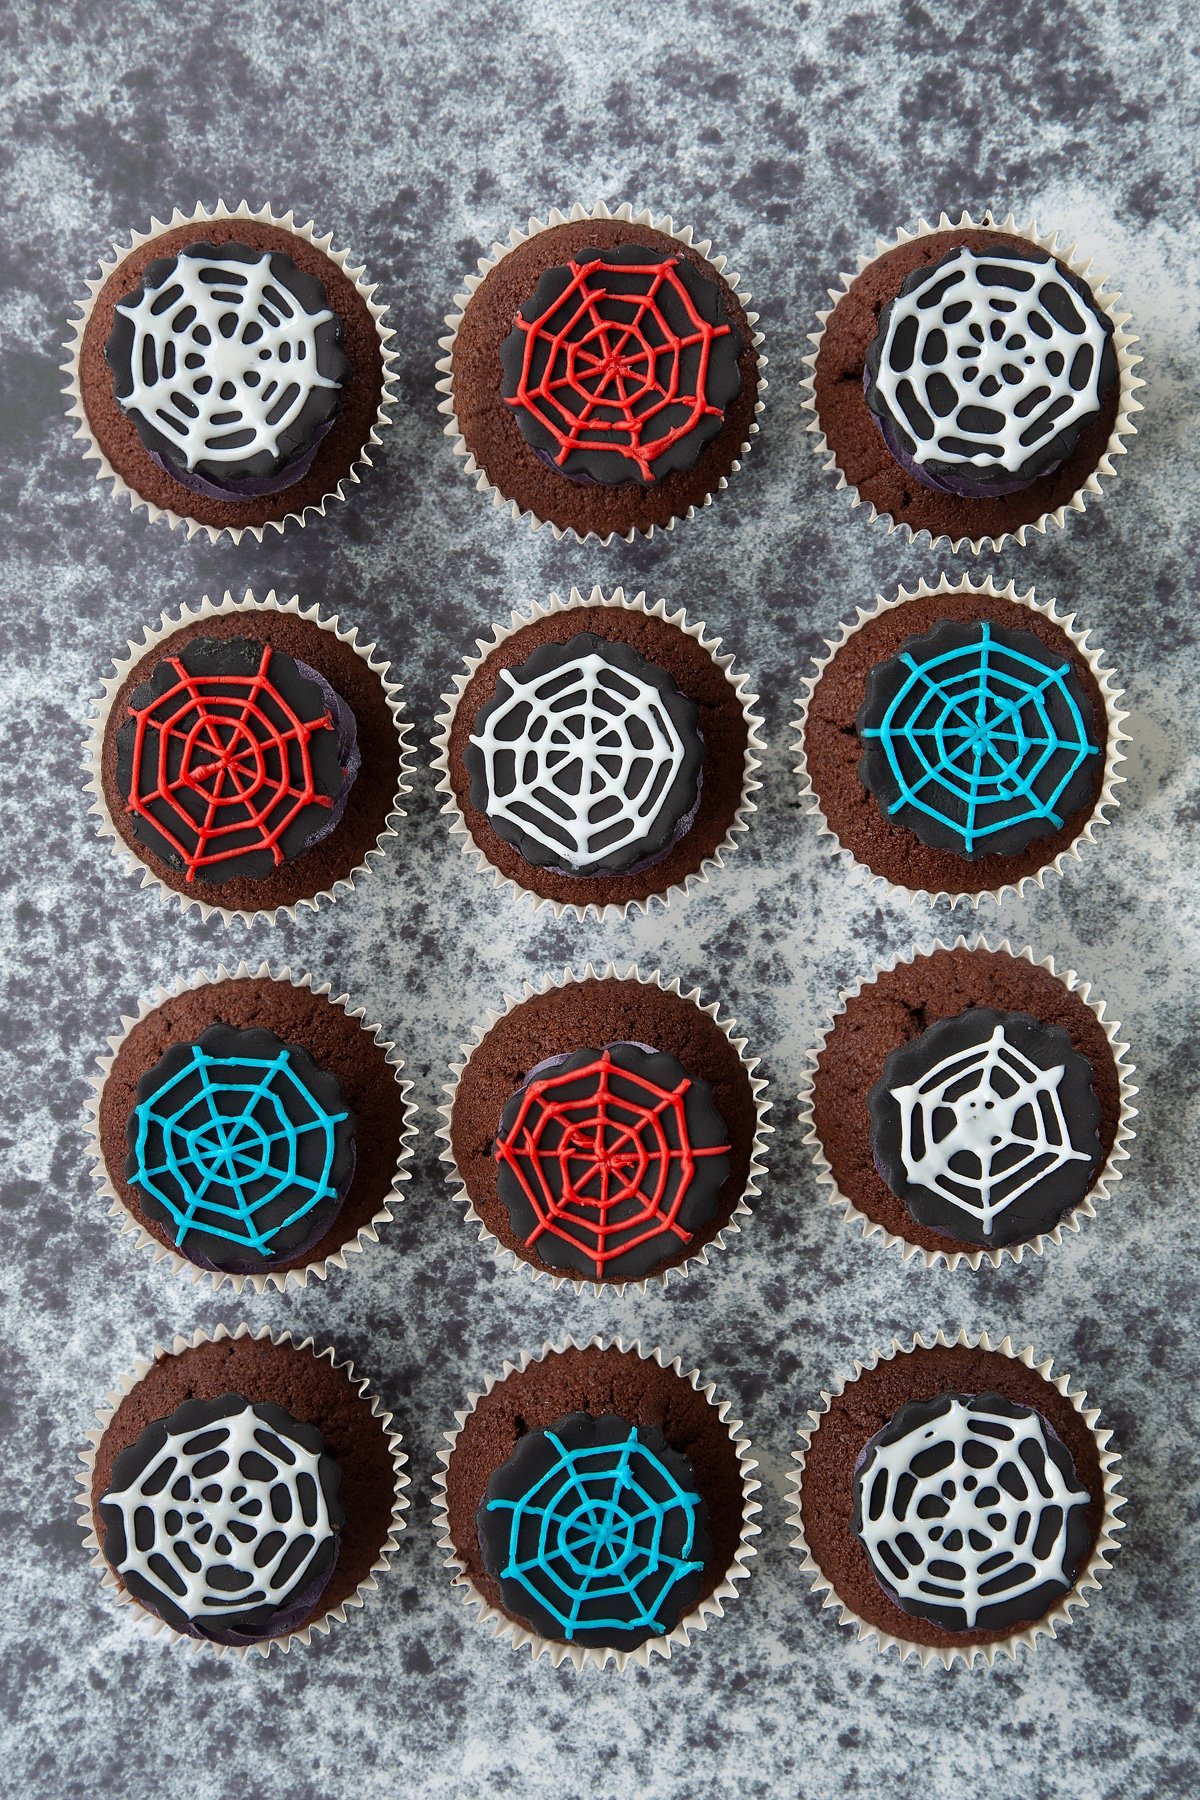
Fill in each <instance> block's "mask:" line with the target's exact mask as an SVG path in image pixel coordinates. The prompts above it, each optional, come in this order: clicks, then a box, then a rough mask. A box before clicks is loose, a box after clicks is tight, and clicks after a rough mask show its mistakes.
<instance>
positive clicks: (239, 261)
mask: <svg viewBox="0 0 1200 1800" xmlns="http://www.w3.org/2000/svg"><path fill="white" fill-rule="evenodd" d="M374 293H375V289H374V287H373V286H371V285H370V284H369V283H368V282H367V281H366V279H365V272H364V270H362V269H361V268H352V267H351V266H350V257H349V254H348V252H346V251H344V250H334V249H333V240H332V238H331V237H319V236H318V235H317V234H316V232H315V231H314V229H313V227H312V225H311V223H310V224H308V225H297V224H296V222H295V220H294V218H293V215H292V214H291V213H287V214H286V215H284V216H283V217H281V218H277V217H276V216H275V214H274V213H272V211H271V209H270V207H265V206H264V207H263V208H262V209H261V211H259V212H252V211H251V210H250V208H249V207H248V206H247V205H246V204H245V203H244V202H243V203H242V205H240V206H239V207H238V208H237V209H236V211H234V212H230V211H228V209H227V208H225V207H224V206H223V205H221V204H220V203H218V205H217V206H216V208H215V209H214V210H213V211H211V212H210V211H208V210H207V209H206V208H204V207H199V208H197V210H196V211H195V212H194V213H192V214H190V215H186V214H184V213H181V212H180V211H178V209H176V211H175V212H174V213H173V214H172V216H171V221H170V224H169V225H166V226H163V225H160V224H159V223H158V221H157V220H152V221H151V229H150V232H149V233H148V234H143V233H141V232H135V233H134V234H133V237H132V241H131V243H130V245H129V246H128V247H127V248H122V247H121V246H119V245H118V246H114V249H113V252H112V256H111V258H110V259H108V260H107V261H105V262H103V263H102V264H101V271H100V276H99V278H98V279H97V280H94V281H89V283H88V299H87V300H86V301H85V302H84V303H83V306H82V316H81V317H80V318H79V319H77V320H76V321H74V322H73V325H72V335H71V339H70V342H69V343H68V345H67V346H66V348H67V350H68V352H69V358H70V360H69V361H68V362H67V363H65V364H64V365H63V372H64V373H65V374H66V375H67V376H68V377H69V381H68V385H67V387H66V389H65V390H64V391H65V392H66V393H67V395H68V396H69V398H70V400H71V405H70V408H69V410H68V416H69V417H70V418H72V419H76V420H78V421H79V428H78V430H77V431H76V434H75V435H76V437H78V438H82V439H83V440H84V442H85V444H86V445H87V449H86V452H85V454H86V456H87V457H88V458H89V459H94V460H95V461H96V462H97V463H98V464H99V468H98V470H97V476H98V478H99V479H100V480H111V481H112V482H113V483H114V487H115V491H116V492H117V493H118V494H122V493H124V494H128V496H129V501H130V505H131V506H132V507H134V508H137V507H138V506H144V507H146V509H147V510H148V511H149V513H150V515H151V517H152V518H160V517H165V518H166V519H167V520H168V521H169V523H170V524H171V525H183V526H184V528H185V529H186V531H187V534H188V536H189V537H190V536H192V534H193V533H194V532H197V531H207V533H208V535H209V538H210V539H211V540H212V542H214V543H215V542H216V541H217V539H218V538H219V537H220V536H221V535H222V533H223V532H228V533H229V535H230V537H232V539H233V540H234V542H235V543H236V542H237V541H238V540H239V539H240V538H241V537H242V535H243V534H244V533H245V532H250V533H251V534H252V535H253V536H254V537H256V538H258V539H260V540H261V539H262V537H263V535H264V533H265V531H266V529H267V527H268V526H270V525H273V526H274V527H275V528H276V529H277V530H279V531H282V530H283V528H284V526H285V525H286V524H288V523H289V522H290V521H292V520H296V521H297V522H299V523H301V524H303V523H304V522H305V521H306V520H307V518H308V516H309V514H310V513H324V511H325V508H326V506H327V505H328V504H329V502H330V501H331V500H340V499H343V498H344V497H345V489H346V488H347V487H348V486H350V485H352V484H355V483H357V481H358V479H359V475H358V471H359V469H360V468H361V467H364V466H367V467H369V466H370V462H371V456H370V451H371V450H372V449H373V448H374V447H375V446H376V445H377V444H378V443H379V435H378V433H379V428H380V427H381V426H383V425H386V424H388V423H389V419H388V410H387V409H388V407H389V406H390V405H391V403H392V400H393V395H392V393H391V388H392V385H393V384H394V382H395V380H396V377H395V375H394V374H393V372H392V369H391V364H392V363H393V362H394V361H395V352H394V351H393V350H391V349H389V348H388V340H389V339H390V338H391V337H392V335H393V334H392V332H391V330H390V329H389V328H388V327H386V326H385V325H384V324H383V318H384V313H385V308H384V307H382V306H380V305H379V304H378V303H377V302H376V301H375V299H374V297H373V296H374Z"/></svg>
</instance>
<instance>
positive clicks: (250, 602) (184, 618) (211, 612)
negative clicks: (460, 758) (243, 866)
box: [83, 588, 415, 925]
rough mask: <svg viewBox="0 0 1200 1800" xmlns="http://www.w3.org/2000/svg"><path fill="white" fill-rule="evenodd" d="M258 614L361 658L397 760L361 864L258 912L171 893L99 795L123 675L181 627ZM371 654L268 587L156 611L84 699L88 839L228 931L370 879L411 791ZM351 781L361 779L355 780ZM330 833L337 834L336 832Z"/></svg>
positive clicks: (314, 905)
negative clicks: (374, 682)
mask: <svg viewBox="0 0 1200 1800" xmlns="http://www.w3.org/2000/svg"><path fill="white" fill-rule="evenodd" d="M265 612H277V613H293V614H295V616H296V617H297V618H298V619H304V620H305V621H306V622H307V623H308V624H310V625H316V626H318V627H319V628H320V630H322V631H327V632H329V633H330V635H331V636H333V637H335V638H337V640H338V641H339V643H343V644H348V645H349V646H350V648H351V649H352V650H353V651H354V653H355V655H356V656H359V657H361V658H362V660H363V662H365V663H366V665H367V667H368V668H369V669H370V670H371V673H372V674H373V675H375V676H376V677H377V678H378V681H379V685H380V687H381V688H382V689H383V693H384V699H385V700H386V702H387V707H388V711H389V712H390V713H391V715H392V722H393V724H394V725H395V728H396V737H397V740H398V743H399V758H398V763H397V776H396V791H395V794H394V795H393V797H392V804H391V806H390V807H389V808H388V813H387V818H386V819H385V821H384V826H383V829H382V831H380V832H379V833H378V834H377V836H376V839H375V843H374V846H373V847H372V848H371V849H370V850H368V851H367V853H366V855H365V856H364V857H363V860H362V861H361V862H360V863H358V864H356V865H355V867H354V868H353V869H351V871H350V873H349V874H348V875H340V876H339V877H338V879H337V880H336V881H335V882H334V883H333V885H332V886H331V887H326V888H320V889H319V890H318V891H317V892H316V893H315V894H303V895H301V897H300V899H299V900H297V901H295V902H294V903H293V904H292V905H291V906H274V907H265V908H259V909H257V910H256V911H253V912H252V911H249V910H248V909H247V908H245V907H240V908H239V907H229V906H220V905H218V904H217V903H216V902H215V901H212V900H204V899H202V898H201V897H200V895H199V894H198V893H186V892H183V891H182V890H181V889H179V888H174V887H171V886H170V885H169V884H168V883H167V882H165V881H163V880H162V878H161V877H160V876H158V875H156V874H155V873H154V871H153V870H152V869H151V868H150V867H149V866H148V865H147V864H146V863H145V862H143V860H142V858H141V857H140V856H139V855H138V854H137V852H136V851H135V850H133V849H132V848H131V846H130V845H129V844H128V843H126V841H125V839H124V838H123V837H122V836H121V834H120V832H119V831H118V830H117V828H116V825H115V824H114V822H113V817H112V813H111V812H110V811H109V806H108V799H107V796H106V795H105V792H104V781H103V777H102V773H101V765H102V762H103V757H104V733H105V729H106V727H107V724H108V716H109V713H110V712H111V711H112V705H113V701H114V700H115V699H116V697H117V694H118V692H119V691H120V688H121V684H122V682H123V681H124V680H125V678H126V676H127V675H128V674H129V672H130V670H131V669H132V668H133V667H134V665H135V664H136V663H139V662H140V661H141V660H142V658H143V657H144V656H145V655H146V654H147V652H149V651H151V650H154V649H157V648H158V646H159V645H161V644H163V643H165V642H166V641H167V639H168V638H171V637H173V636H174V635H175V633H176V632H177V631H180V630H181V629H182V628H183V627H184V626H185V625H195V624H197V623H199V622H201V621H202V620H204V619H213V618H217V617H219V616H220V617H224V616H226V615H228V614H231V613H265ZM376 648H377V647H376V645H374V644H360V643H359V641H358V627H357V625H351V626H349V627H347V626H344V625H343V624H342V623H341V620H340V618H339V616H338V614H337V613H334V615H333V617H332V618H328V619H326V618H322V616H321V609H320V607H319V606H318V605H316V604H315V603H314V604H313V605H311V606H302V605H301V603H300V596H299V595H298V594H293V595H292V596H291V598H290V599H288V600H281V599H280V598H279V596H278V595H277V594H276V592H275V589H274V588H271V590H270V591H269V592H268V593H267V594H265V595H264V596H263V597H262V599H261V600H260V599H257V598H256V597H255V595H254V593H253V591H252V589H250V588H247V589H246V592H245V593H244V594H243V596H242V598H241V599H240V600H238V599H235V597H234V595H233V594H232V593H231V592H230V591H229V589H228V588H226V590H225V593H224V595H223V596H222V597H221V599H220V600H210V599H209V597H208V595H207V594H205V595H204V596H203V597H202V598H201V599H200V600H199V601H197V602H194V603H193V604H191V605H187V606H181V607H180V608H179V610H178V611H177V612H174V613H166V612H164V613H163V614H162V616H161V618H160V620H159V622H158V624H157V625H155V626H150V625H147V626H146V627H145V629H144V630H143V632H142V636H141V639H140V641H136V642H135V641H134V640H133V639H131V640H130V643H129V650H128V653H127V654H126V655H125V656H122V657H118V658H117V660H116V662H115V663H114V664H113V669H112V673H111V674H110V675H106V676H105V677H104V679H103V683H102V686H101V690H100V693H99V694H98V695H97V696H96V697H95V698H94V699H93V701H92V714H91V719H90V721H89V730H88V738H87V743H86V744H85V745H84V755H83V769H84V773H85V775H86V776H87V779H86V781H85V782H84V784H83V789H84V793H85V794H88V795H89V796H90V798H91V804H90V805H89V807H88V812H89V814H90V815H91V817H92V818H93V819H94V820H95V829H96V835H97V836H98V837H100V838H107V839H108V841H109V848H110V849H111V851H112V853H113V855H114V856H115V857H116V858H117V860H118V862H119V863H120V864H121V866H122V868H123V869H124V872H125V873H126V874H127V875H137V874H140V875H141V878H142V887H143V888H157V889H158V890H159V897H160V899H161V900H163V901H165V903H166V904H167V905H168V906H169V905H171V904H172V903H178V905H179V907H180V908H181V910H182V911H183V913H184V914H185V915H186V914H187V913H188V912H189V911H190V910H191V909H192V908H193V907H195V908H196V909H197V911H198V912H199V914H200V917H201V918H202V919H211V918H213V917H214V916H216V917H218V918H220V919H221V921H222V923H223V924H225V925H232V924H233V922H234V920H235V919H238V920H240V921H241V923H242V924H243V925H253V924H255V923H257V922H259V921H263V922H265V923H266V924H268V925H275V924H277V923H278V922H279V920H280V919H281V918H286V919H294V918H295V916H296V913H297V910H298V909H299V908H300V907H307V908H309V910H310V911H312V912H316V911H317V910H318V908H319V907H320V906H322V905H323V904H324V902H326V901H327V900H334V899H336V898H338V897H339V896H340V895H341V894H343V893H347V894H348V893H350V892H352V891H353V889H354V887H355V885H356V883H357V881H358V879H359V877H360V876H366V875H370V874H373V873H374V872H375V867H376V865H377V863H379V862H380V861H381V860H382V859H383V857H384V855H385V854H386V851H387V846H388V844H389V843H390V841H391V840H392V838H394V837H395V836H396V835H397V834H396V821H397V820H400V819H403V818H404V817H405V816H406V815H405V811H404V807H403V806H402V804H401V802H402V801H403V800H404V798H405V796H406V795H407V794H409V793H411V791H412V788H411V784H410V782H409V780H408V777H409V775H410V774H411V772H412V768H413V763H414V761H415V751H414V750H413V747H412V745H411V743H410V742H409V732H410V731H411V729H412V727H411V726H410V725H409V724H408V722H407V721H406V719H405V717H404V706H403V701H402V698H401V696H402V695H403V692H404V690H403V688H402V687H401V686H400V683H399V682H397V681H389V680H388V678H387V677H388V671H389V669H390V668H391V666H392V665H391V663H389V662H385V661H384V659H383V658H382V657H381V656H379V655H377V653H376ZM359 779H360V780H361V779H362V776H361V774H360V776H359ZM334 829H335V830H336V829H337V828H336V826H335V828H334ZM208 891H209V892H210V893H218V892H219V891H220V890H219V887H218V886H213V887H210V888H209V890H208Z"/></svg>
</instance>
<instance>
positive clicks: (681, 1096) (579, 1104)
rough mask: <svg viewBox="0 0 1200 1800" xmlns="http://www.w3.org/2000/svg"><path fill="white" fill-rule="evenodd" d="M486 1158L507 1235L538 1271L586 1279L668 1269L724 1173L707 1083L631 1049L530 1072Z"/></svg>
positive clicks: (713, 1203)
mask: <svg viewBox="0 0 1200 1800" xmlns="http://www.w3.org/2000/svg"><path fill="white" fill-rule="evenodd" d="M601 1139H602V1143H601V1142H599V1140H601ZM494 1154H495V1156H496V1159H497V1162H498V1163H499V1168H498V1171H497V1188H498V1192H499V1196H500V1199H501V1201H502V1203H503V1205H504V1207H505V1209H506V1211H507V1212H508V1216H509V1221H510V1223H511V1225H512V1229H513V1231H514V1233H515V1234H516V1235H517V1236H518V1237H520V1238H521V1240H522V1241H523V1242H524V1244H525V1245H526V1247H527V1248H529V1249H531V1250H532V1251H533V1252H534V1254H535V1256H536V1257H537V1260H538V1262H540V1263H543V1264H545V1265H547V1266H548V1267H550V1268H553V1269H562V1270H564V1271H567V1272H569V1273H571V1274H574V1275H580V1276H583V1277H586V1278H587V1279H588V1280H593V1281H599V1280H604V1281H636V1280H640V1279H641V1278H642V1277H643V1276H646V1275H649V1274H651V1273H653V1271H654V1270H655V1269H658V1268H661V1267H662V1265H663V1264H664V1263H667V1262H673V1261H675V1260H677V1259H678V1257H679V1256H680V1255H681V1253H682V1252H684V1251H685V1250H686V1249H687V1247H688V1244H689V1243H690V1241H691V1239H692V1238H693V1237H694V1235H695V1233H696V1232H697V1231H700V1230H702V1229H703V1227H704V1226H705V1225H707V1224H708V1223H709V1222H710V1221H711V1220H712V1219H713V1217H714V1216H715V1214H716V1211H717V1208H718V1205H719V1203H720V1198H721V1190H722V1188H723V1187H724V1184H725V1180H726V1177H727V1176H728V1174H729V1170H730V1167H731V1157H730V1154H729V1133H728V1130H727V1129H726V1126H725V1123H724V1121H723V1119H722V1118H721V1115H720V1114H719V1113H718V1111H717V1108H716V1105H715V1103H714V1101H713V1096H712V1089H711V1088H710V1087H709V1085H708V1083H707V1082H706V1081H701V1080H697V1079H693V1078H692V1077H691V1076H690V1075H689V1074H688V1073H687V1070H686V1069H685V1068H684V1066H683V1064H682V1063H681V1062H679V1061H678V1059H677V1058H676V1057H674V1056H671V1055H669V1054H668V1053H667V1052H666V1051H663V1050H655V1049H652V1048H650V1047H649V1046H647V1045H643V1044H630V1043H615V1044H609V1045H607V1046H605V1047H604V1049H602V1050H593V1049H581V1050H575V1051H572V1052H571V1054H570V1055H568V1056H563V1057H561V1058H555V1057H551V1058H548V1059H547V1061H546V1062H544V1063H541V1064H539V1065H538V1067H537V1069H535V1070H533V1071H532V1072H531V1073H530V1074H529V1075H527V1076H526V1078H525V1081H524V1083H523V1084H522V1086H521V1087H520V1088H518V1089H517V1091H516V1093H515V1094H513V1095H512V1097H511V1099H509V1101H508V1102H507V1103H506V1105H505V1107H504V1111H503V1112H502V1113H501V1115H500V1125H499V1130H498V1131H497V1134H496V1141H495V1146H494ZM568 1186H569V1188H570V1190H571V1191H569V1192H568ZM602 1194H607V1195H608V1203H607V1204H604V1203H603V1200H602V1198H601V1196H602ZM668 1221H669V1222H668Z"/></svg>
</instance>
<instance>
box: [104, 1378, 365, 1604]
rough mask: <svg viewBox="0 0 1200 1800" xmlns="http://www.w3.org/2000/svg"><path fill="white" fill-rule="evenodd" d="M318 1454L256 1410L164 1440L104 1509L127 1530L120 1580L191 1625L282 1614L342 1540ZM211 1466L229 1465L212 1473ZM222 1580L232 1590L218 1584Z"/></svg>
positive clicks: (247, 1407)
mask: <svg viewBox="0 0 1200 1800" xmlns="http://www.w3.org/2000/svg"><path fill="white" fill-rule="evenodd" d="M322 1454H323V1452H322V1451H320V1450H312V1449H309V1448H308V1447H307V1446H306V1445H305V1444H304V1443H303V1442H302V1441H301V1439H300V1437H299V1436H297V1435H296V1434H295V1433H293V1432H291V1431H289V1430H287V1429H286V1428H285V1427H284V1425H283V1424H282V1423H281V1422H276V1421H274V1420H272V1421H270V1422H268V1421H267V1420H265V1419H262V1418H260V1417H259V1415H258V1411H257V1408H255V1407H254V1406H252V1405H251V1404H250V1403H249V1401H247V1402H246V1403H245V1404H244V1405H243V1406H242V1408H241V1410H240V1411H238V1412H236V1413H233V1414H231V1415H230V1416H229V1417H227V1418H223V1419H215V1420H213V1421H212V1422H211V1423H209V1424H197V1425H193V1426H192V1427H191V1428H190V1429H186V1430H181V1431H172V1432H168V1433H167V1438H166V1442H165V1443H164V1444H163V1445H162V1447H161V1449H160V1450H159V1451H158V1452H157V1454H156V1455H155V1456H154V1457H153V1458H152V1459H151V1461H150V1462H148V1463H147V1464H146V1466H145V1468H143V1469H142V1470H141V1472H140V1474H139V1475H138V1476H137V1479H136V1480H135V1481H134V1482H133V1483H132V1484H131V1485H130V1486H128V1487H124V1488H110V1489H109V1491H108V1493H107V1494H105V1495H104V1497H103V1500H102V1502H101V1512H102V1515H103V1513H104V1512H105V1511H106V1510H107V1509H108V1508H109V1507H112V1508H114V1509H115V1510H116V1511H117V1512H119V1513H120V1515H121V1518H122V1521H123V1525H124V1539H125V1544H124V1555H123V1557H122V1558H121V1560H120V1562H119V1563H118V1564H117V1565H116V1568H117V1572H118V1574H120V1575H128V1574H130V1573H136V1574H137V1575H139V1576H140V1577H141V1579H142V1580H143V1581H144V1582H146V1584H147V1585H148V1586H150V1587H151V1588H153V1589H155V1590H156V1591H157V1592H158V1593H159V1594H160V1595H161V1596H162V1598H163V1599H164V1600H165V1601H167V1602H169V1603H170V1604H171V1605H173V1606H175V1607H178V1609H179V1610H180V1612H182V1613H183V1614H184V1615H185V1617H186V1618H187V1619H189V1620H190V1621H192V1622H193V1623H203V1624H206V1625H219V1623H220V1621H221V1620H222V1619H227V1618H229V1617H230V1615H231V1614H239V1613H244V1612H248V1611H249V1610H250V1609H251V1608H257V1607H264V1606H271V1607H277V1608H278V1607H282V1606H283V1605H284V1604H285V1603H286V1602H287V1600H288V1599H289V1598H290V1597H291V1596H292V1595H295V1594H298V1593H300V1592H301V1591H302V1590H303V1588H304V1585H305V1582H306V1580H307V1579H308V1574H309V1570H310V1569H311V1568H312V1566H313V1563H314V1562H315V1561H316V1559H317V1557H318V1555H319V1554H320V1553H321V1551H322V1550H323V1549H324V1548H325V1547H326V1546H327V1545H328V1544H329V1543H330V1542H331V1540H332V1539H333V1538H334V1537H335V1536H336V1535H337V1534H336V1531H335V1528H334V1526H333V1523H332V1521H331V1519H330V1516H329V1507H328V1504H327V1501H326V1497H325V1490H324V1487H323V1485H322V1480H321V1475H322V1470H321V1459H322ZM213 1458H224V1466H223V1467H222V1468H219V1469H216V1470H210V1469H205V1468H204V1465H205V1464H206V1463H208V1462H209V1461H210V1460H212V1459H213ZM261 1471H265V1473H264V1472H261ZM222 1571H230V1572H231V1573H232V1576H233V1577H234V1578H235V1579H233V1580H227V1581H225V1582H224V1583H221V1582H220V1580H219V1579H217V1580H214V1577H219V1575H220V1572H222Z"/></svg>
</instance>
